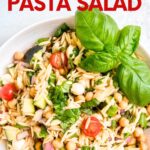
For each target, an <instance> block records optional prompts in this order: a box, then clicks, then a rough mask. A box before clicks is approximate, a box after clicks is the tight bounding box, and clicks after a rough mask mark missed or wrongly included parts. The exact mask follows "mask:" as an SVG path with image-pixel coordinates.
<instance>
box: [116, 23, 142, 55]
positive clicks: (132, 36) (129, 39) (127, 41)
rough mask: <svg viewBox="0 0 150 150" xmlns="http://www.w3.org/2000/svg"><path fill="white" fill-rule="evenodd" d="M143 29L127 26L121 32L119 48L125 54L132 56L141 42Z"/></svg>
mask: <svg viewBox="0 0 150 150" xmlns="http://www.w3.org/2000/svg"><path fill="white" fill-rule="evenodd" d="M140 34H141V28H140V27H139V26H132V25H129V26H126V27H124V28H123V29H122V30H121V32H120V37H119V41H118V46H119V47H120V49H121V50H122V52H123V53H125V54H128V55H132V54H133V52H134V51H135V50H136V48H137V46H138V44H139V40H140Z"/></svg>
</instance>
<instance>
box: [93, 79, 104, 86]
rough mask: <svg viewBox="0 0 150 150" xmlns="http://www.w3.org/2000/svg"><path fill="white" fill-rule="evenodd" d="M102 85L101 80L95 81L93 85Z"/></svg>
mask: <svg viewBox="0 0 150 150" xmlns="http://www.w3.org/2000/svg"><path fill="white" fill-rule="evenodd" d="M102 83H103V78H101V79H99V80H97V81H95V83H94V84H95V85H99V84H102Z"/></svg>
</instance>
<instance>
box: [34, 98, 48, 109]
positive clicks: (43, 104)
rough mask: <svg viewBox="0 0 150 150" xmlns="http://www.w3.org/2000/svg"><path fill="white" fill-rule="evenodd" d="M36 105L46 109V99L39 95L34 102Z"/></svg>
mask: <svg viewBox="0 0 150 150" xmlns="http://www.w3.org/2000/svg"><path fill="white" fill-rule="evenodd" d="M34 105H35V106H37V107H38V108H41V109H44V108H45V107H46V100H45V98H43V96H42V95H39V97H38V98H37V99H36V100H35V101H34Z"/></svg>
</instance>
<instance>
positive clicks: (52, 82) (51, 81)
mask: <svg viewBox="0 0 150 150" xmlns="http://www.w3.org/2000/svg"><path fill="white" fill-rule="evenodd" d="M55 83H56V75H55V74H54V73H51V75H50V77H49V79H48V84H49V85H50V86H52V87H54V86H55Z"/></svg>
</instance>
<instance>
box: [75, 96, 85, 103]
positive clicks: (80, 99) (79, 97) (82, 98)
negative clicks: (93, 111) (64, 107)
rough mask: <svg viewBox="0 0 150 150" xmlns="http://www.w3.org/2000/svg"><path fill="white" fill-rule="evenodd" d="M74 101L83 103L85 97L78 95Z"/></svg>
mask: <svg viewBox="0 0 150 150" xmlns="http://www.w3.org/2000/svg"><path fill="white" fill-rule="evenodd" d="M75 101H76V102H77V101H85V97H84V96H83V95H78V96H76V97H75Z"/></svg>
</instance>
